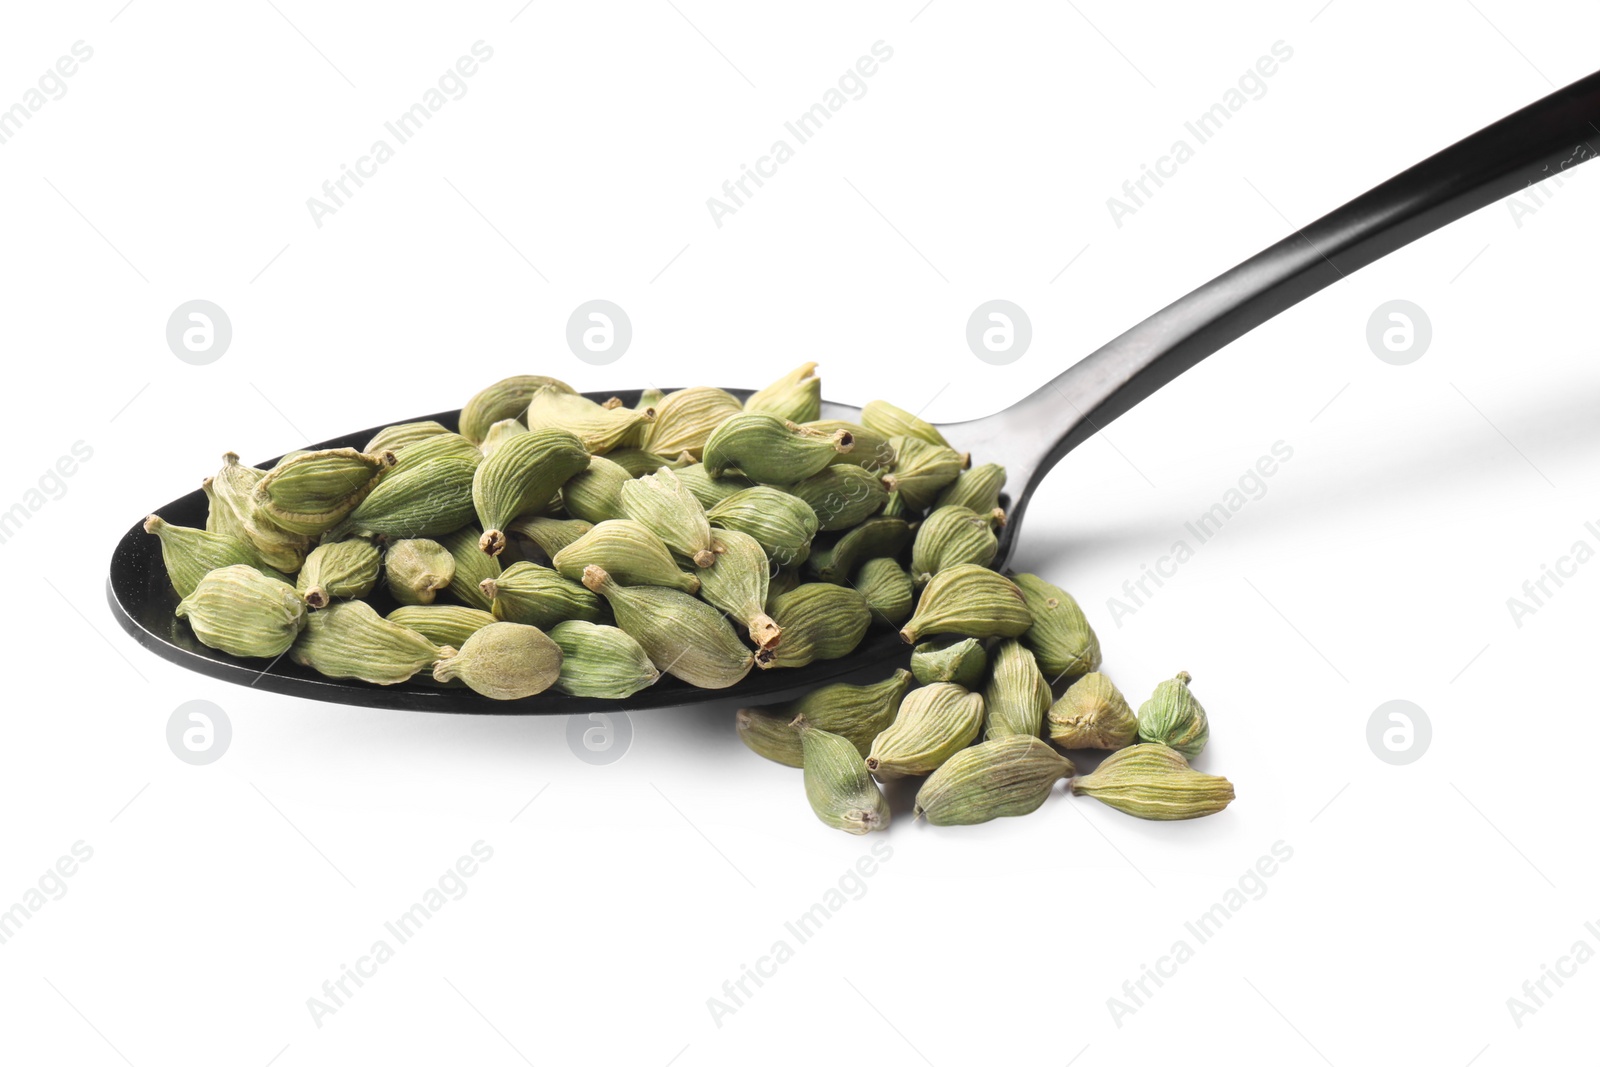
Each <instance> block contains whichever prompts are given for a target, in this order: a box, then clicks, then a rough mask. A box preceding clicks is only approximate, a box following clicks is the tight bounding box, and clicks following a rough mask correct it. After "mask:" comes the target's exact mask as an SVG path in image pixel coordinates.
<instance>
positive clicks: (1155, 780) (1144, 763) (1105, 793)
mask: <svg viewBox="0 0 1600 1067" xmlns="http://www.w3.org/2000/svg"><path fill="white" fill-rule="evenodd" d="M1071 786H1072V791H1073V793H1075V794H1083V795H1087V796H1091V797H1094V798H1095V799H1096V800H1098V801H1100V803H1102V804H1105V805H1108V806H1110V807H1113V808H1116V809H1117V810H1118V811H1120V812H1124V813H1125V814H1128V815H1134V816H1137V817H1138V818H1141V819H1165V820H1170V819H1198V818H1200V817H1201V816H1203V815H1215V814H1216V813H1217V812H1219V811H1221V810H1222V809H1223V808H1225V807H1227V806H1228V805H1229V804H1230V803H1232V802H1233V783H1232V782H1230V781H1228V780H1227V779H1226V778H1220V777H1218V776H1216V775H1213V774H1201V773H1200V772H1199V771H1197V770H1194V769H1193V768H1191V767H1190V766H1189V761H1188V760H1186V759H1184V758H1183V754H1182V753H1181V752H1178V751H1177V750H1175V749H1172V748H1168V747H1167V746H1166V745H1161V744H1154V743H1152V744H1139V745H1131V746H1129V747H1128V748H1123V749H1118V750H1117V751H1116V752H1113V753H1111V755H1109V756H1107V757H1106V758H1105V759H1103V760H1101V761H1100V766H1098V767H1096V768H1095V770H1094V773H1093V774H1086V775H1083V776H1081V777H1077V778H1074V779H1072V782H1071Z"/></svg>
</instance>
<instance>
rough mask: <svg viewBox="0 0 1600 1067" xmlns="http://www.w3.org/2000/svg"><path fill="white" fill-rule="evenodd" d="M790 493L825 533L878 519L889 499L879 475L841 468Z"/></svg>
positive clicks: (815, 477) (803, 481)
mask: <svg viewBox="0 0 1600 1067" xmlns="http://www.w3.org/2000/svg"><path fill="white" fill-rule="evenodd" d="M789 492H791V493H793V494H794V495H795V496H797V497H799V498H800V499H801V500H804V501H805V502H806V503H807V504H809V505H811V510H812V511H813V512H815V513H816V516H817V529H819V530H823V531H828V530H848V529H849V528H850V527H852V526H855V525H856V524H858V523H860V522H862V521H863V520H865V519H867V518H869V517H870V516H872V515H876V514H877V513H878V511H879V510H880V509H881V508H882V507H883V505H884V502H885V501H887V500H888V499H889V490H887V489H885V488H884V487H883V482H882V480H881V479H880V478H879V477H878V476H877V475H875V474H873V473H872V472H871V471H869V470H867V469H866V468H865V467H853V466H849V465H837V464H836V465H833V466H828V467H824V468H822V469H821V470H820V471H818V472H817V473H816V474H813V475H812V476H811V477H809V478H804V479H801V480H800V481H798V482H796V483H794V484H793V485H792V486H790V487H789ZM991 558H993V557H991Z"/></svg>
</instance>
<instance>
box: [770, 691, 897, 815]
mask: <svg viewBox="0 0 1600 1067" xmlns="http://www.w3.org/2000/svg"><path fill="white" fill-rule="evenodd" d="M794 729H795V730H796V731H797V732H798V733H799V735H800V749H801V752H802V753H803V756H802V763H803V766H804V778H805V784H806V799H807V800H808V801H810V802H811V810H812V811H814V812H816V813H817V818H819V819H821V820H822V821H823V822H824V823H826V824H827V825H829V826H831V827H833V828H834V829H836V830H843V831H844V832H845V833H849V834H864V833H868V832H869V831H872V830H887V829H888V828H889V818H890V814H889V802H888V801H887V800H885V799H884V797H883V791H882V790H880V789H879V788H878V783H877V782H874V781H873V780H872V775H871V774H869V773H867V765H866V764H865V763H864V762H863V761H862V759H861V753H860V752H858V751H857V750H856V746H855V744H854V743H853V742H852V741H851V740H850V739H849V738H847V737H840V736H839V735H838V734H835V733H830V732H828V731H827V730H822V729H818V728H817V727H815V726H813V725H811V724H810V723H809V722H807V721H806V720H805V719H804V718H803V717H802V718H798V719H796V720H795V721H794Z"/></svg>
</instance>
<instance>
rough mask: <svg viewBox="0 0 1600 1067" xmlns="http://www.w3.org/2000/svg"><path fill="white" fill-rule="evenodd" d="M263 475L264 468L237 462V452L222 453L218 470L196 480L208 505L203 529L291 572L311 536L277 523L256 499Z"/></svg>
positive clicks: (301, 560)
mask: <svg viewBox="0 0 1600 1067" xmlns="http://www.w3.org/2000/svg"><path fill="white" fill-rule="evenodd" d="M266 476H267V472H266V471H264V470H261V469H260V468H257V467H247V466H245V465H244V464H242V463H240V462H239V456H238V454H237V453H234V452H225V453H223V456H222V469H221V470H219V471H218V472H217V473H216V474H214V475H212V476H211V477H210V478H207V479H206V480H205V481H203V482H201V483H200V484H201V487H202V488H204V489H205V493H206V501H207V502H208V504H209V505H210V510H209V511H208V512H207V514H206V530H207V532H209V533H220V534H228V535H230V536H233V537H237V538H238V539H239V540H241V541H243V542H245V543H246V544H248V545H249V546H250V547H251V548H253V549H255V551H256V555H257V556H259V557H261V562H263V563H265V564H266V565H267V566H269V567H271V568H273V569H274V570H278V571H282V572H283V573H284V574H293V573H294V572H295V571H297V570H299V569H300V565H301V564H302V563H304V562H305V561H306V553H308V552H310V551H311V538H310V537H309V536H307V535H305V534H297V533H290V532H289V531H287V530H285V529H283V528H282V527H280V526H278V525H277V524H276V523H274V522H273V521H272V520H271V519H270V518H269V517H268V516H267V514H266V512H265V511H264V510H262V508H261V506H260V504H258V503H257V502H256V496H255V491H256V487H257V486H258V485H260V484H261V480H262V479H263V478H265V477H266Z"/></svg>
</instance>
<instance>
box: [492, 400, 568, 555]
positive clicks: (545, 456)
mask: <svg viewBox="0 0 1600 1067" xmlns="http://www.w3.org/2000/svg"><path fill="white" fill-rule="evenodd" d="M541 395H542V394H541ZM552 395H557V396H562V395H566V394H562V393H555V394H552ZM580 399H581V398H580ZM588 466H589V452H588V450H587V449H585V448H584V446H583V442H582V441H580V440H578V438H577V437H575V436H574V435H573V434H571V433H569V432H568V431H566V430H558V429H539V430H532V429H530V430H529V431H528V432H527V433H520V434H517V435H516V436H515V437H512V438H510V439H509V440H507V441H506V442H505V443H504V444H503V445H501V446H500V448H499V450H498V451H496V452H495V454H494V455H492V456H489V457H487V458H485V459H484V461H483V462H482V463H480V464H479V465H478V470H477V473H476V474H475V475H474V476H473V479H472V503H473V507H474V508H476V509H477V513H478V522H479V524H480V525H481V526H482V527H483V531H484V533H483V540H482V542H481V543H480V545H479V547H480V548H481V549H482V550H483V551H484V552H485V553H487V554H488V555H491V556H498V555H499V554H500V553H501V552H502V551H503V550H504V549H505V547H506V535H505V534H504V533H503V532H502V531H503V530H504V529H505V526H506V525H507V524H508V523H510V522H511V520H513V519H515V518H516V517H517V516H518V515H521V514H522V513H523V512H525V511H530V510H532V509H534V508H537V507H540V506H542V505H544V504H546V503H548V502H549V501H550V498H551V497H553V496H555V495H556V490H558V489H560V488H561V487H562V486H563V485H564V484H566V481H567V479H569V478H571V477H572V476H573V475H574V474H577V473H578V472H579V471H581V470H585V469H587V468H588Z"/></svg>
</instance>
